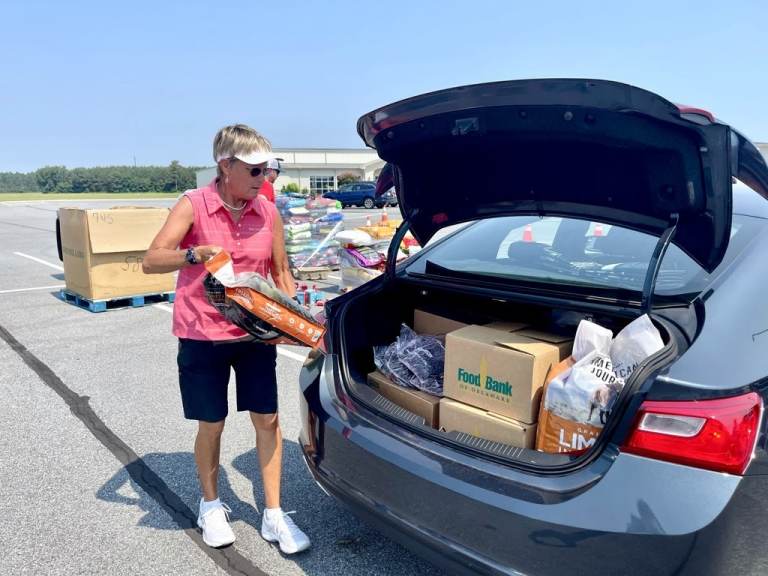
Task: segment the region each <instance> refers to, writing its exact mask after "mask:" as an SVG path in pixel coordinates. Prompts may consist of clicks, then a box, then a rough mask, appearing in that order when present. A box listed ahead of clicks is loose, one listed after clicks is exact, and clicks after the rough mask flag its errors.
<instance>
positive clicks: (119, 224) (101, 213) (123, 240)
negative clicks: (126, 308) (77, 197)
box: [58, 207, 176, 300]
mask: <svg viewBox="0 0 768 576" xmlns="http://www.w3.org/2000/svg"><path fill="white" fill-rule="evenodd" d="M168 213H169V210H168V209H167V208H136V207H120V208H108V209H105V210H84V209H80V208H59V213H58V215H59V226H60V234H61V252H62V256H63V260H64V279H65V282H66V287H67V290H69V291H70V292H74V293H75V294H79V295H80V296H82V297H84V298H86V299H88V300H110V299H115V298H121V297H126V296H141V295H144V294H159V293H163V292H173V290H174V289H175V287H176V280H175V278H174V274H173V273H172V272H169V273H168V274H144V272H143V271H142V269H141V263H142V261H143V260H144V253H145V252H146V251H147V248H149V245H150V244H151V243H152V240H153V239H154V237H155V235H156V234H157V233H158V232H159V231H160V228H161V227H162V226H163V224H164V223H165V220H166V218H167V217H168Z"/></svg>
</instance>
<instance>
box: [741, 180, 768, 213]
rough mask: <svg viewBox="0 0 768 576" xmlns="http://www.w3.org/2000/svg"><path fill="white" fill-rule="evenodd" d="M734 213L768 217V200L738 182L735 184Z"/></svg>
mask: <svg viewBox="0 0 768 576" xmlns="http://www.w3.org/2000/svg"><path fill="white" fill-rule="evenodd" d="M733 213H734V214H741V215H743V216H754V217H757V218H766V219H768V200H766V199H765V198H763V197H762V196H760V194H758V193H757V192H755V191H754V190H752V189H751V188H750V187H749V186H747V185H746V184H742V183H741V182H738V183H736V184H734V186H733Z"/></svg>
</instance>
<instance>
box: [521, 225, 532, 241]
mask: <svg viewBox="0 0 768 576" xmlns="http://www.w3.org/2000/svg"><path fill="white" fill-rule="evenodd" d="M523 242H533V227H532V226H531V225H530V224H526V226H525V229H524V230H523Z"/></svg>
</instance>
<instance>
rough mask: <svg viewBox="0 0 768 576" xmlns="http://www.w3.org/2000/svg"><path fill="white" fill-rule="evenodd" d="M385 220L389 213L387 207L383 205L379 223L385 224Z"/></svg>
mask: <svg viewBox="0 0 768 576" xmlns="http://www.w3.org/2000/svg"><path fill="white" fill-rule="evenodd" d="M387 222H389V214H387V207H386V206H384V207H383V208H382V209H381V222H380V223H381V224H382V225H384V224H386V223H387Z"/></svg>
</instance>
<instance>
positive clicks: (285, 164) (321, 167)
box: [197, 142, 768, 194]
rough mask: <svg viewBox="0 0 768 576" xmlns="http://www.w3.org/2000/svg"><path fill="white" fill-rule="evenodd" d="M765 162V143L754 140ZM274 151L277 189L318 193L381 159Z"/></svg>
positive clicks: (363, 153) (368, 152)
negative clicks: (277, 164)
mask: <svg viewBox="0 0 768 576" xmlns="http://www.w3.org/2000/svg"><path fill="white" fill-rule="evenodd" d="M756 145H757V147H758V148H759V149H760V152H762V153H763V156H765V158H766V160H767V161H768V143H760V142H758V143H756ZM274 152H275V154H277V156H278V157H280V158H282V159H283V161H282V162H281V165H282V171H281V172H280V177H279V178H278V179H277V182H275V190H276V191H278V192H279V191H280V190H281V189H282V188H283V187H285V186H286V185H288V184H290V183H295V184H297V185H298V187H299V190H307V191H308V192H316V193H319V194H322V193H323V192H325V191H327V190H335V189H336V188H338V177H339V176H340V175H341V174H354V175H355V176H358V177H359V178H360V180H369V181H370V180H375V179H376V177H377V176H378V175H379V172H380V171H381V169H382V167H383V166H384V161H383V160H382V159H381V158H379V156H378V155H377V154H376V151H375V150H372V149H370V148H278V149H275V151H274ZM214 176H216V168H215V167H213V168H206V169H205V170H200V171H199V172H198V173H197V186H198V187H200V186H205V185H206V184H208V183H209V182H210V181H211V180H213V178H214Z"/></svg>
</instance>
